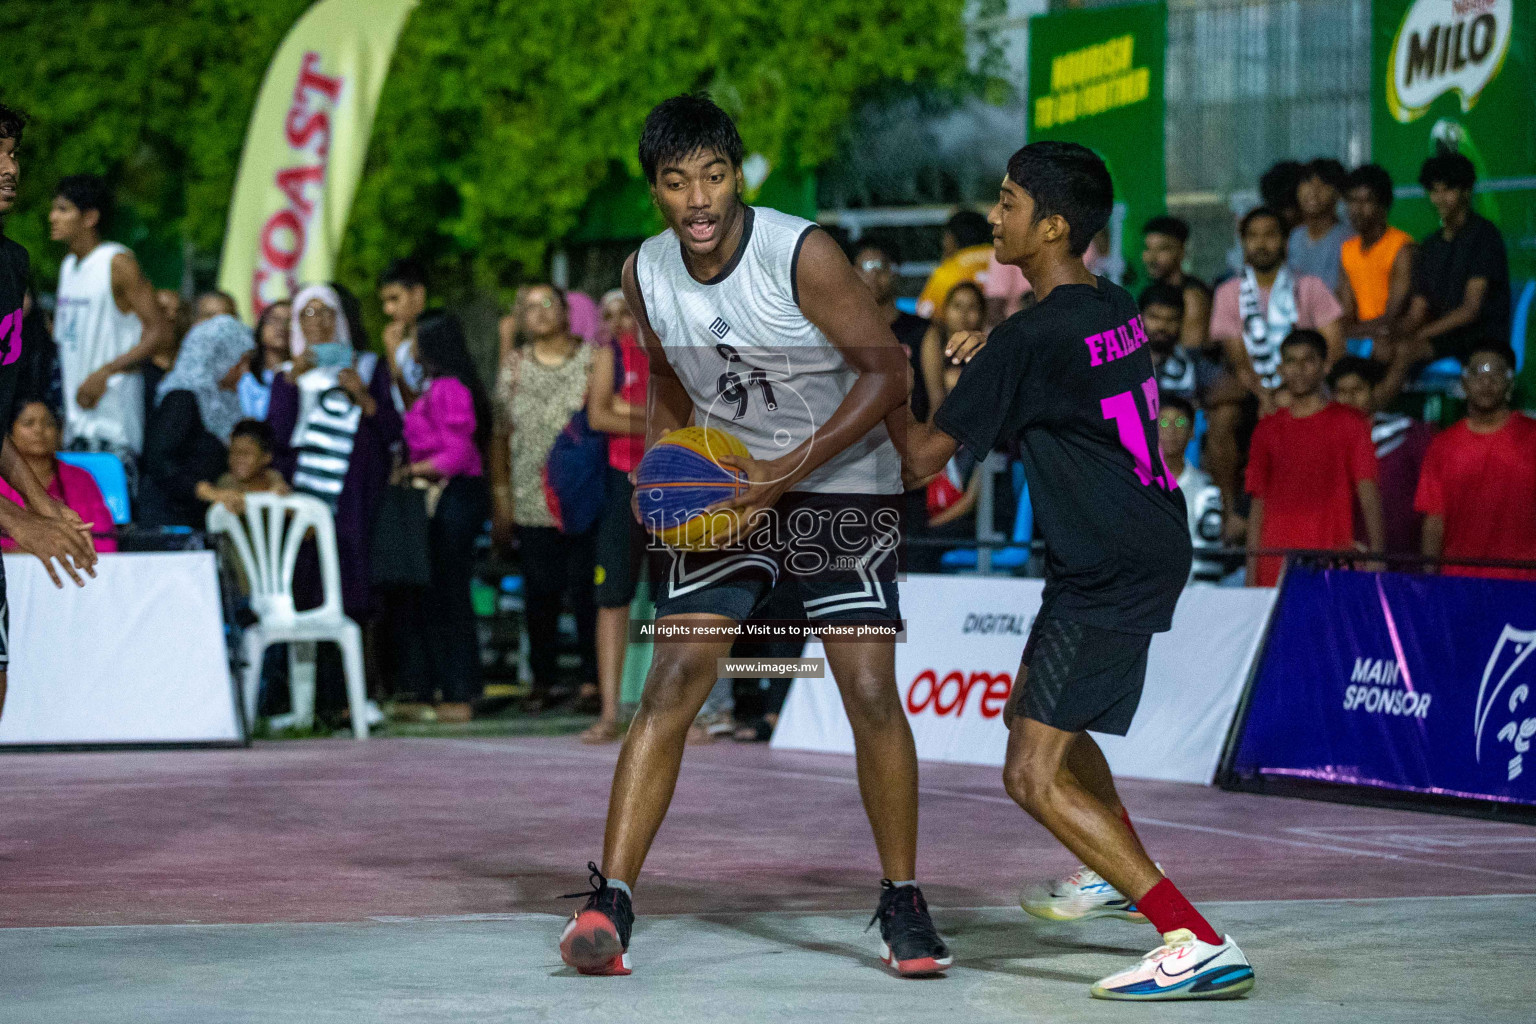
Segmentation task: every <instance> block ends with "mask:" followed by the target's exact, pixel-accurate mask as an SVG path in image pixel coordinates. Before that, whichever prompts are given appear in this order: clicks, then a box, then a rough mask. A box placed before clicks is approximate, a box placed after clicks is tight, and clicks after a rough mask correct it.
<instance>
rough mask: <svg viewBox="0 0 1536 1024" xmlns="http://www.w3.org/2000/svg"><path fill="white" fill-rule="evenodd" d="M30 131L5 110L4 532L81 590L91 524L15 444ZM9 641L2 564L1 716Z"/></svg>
mask: <svg viewBox="0 0 1536 1024" xmlns="http://www.w3.org/2000/svg"><path fill="white" fill-rule="evenodd" d="M26 124H27V119H26V117H25V116H24V115H23V114H21V112H20V111H16V110H12V109H11V108H10V107H7V106H5V105H4V104H0V431H3V432H4V437H5V440H4V442H3V443H0V477H3V478H4V479H5V481H6V483H8V484H10V485H11V486H12V487H14V488H16V491H17V492H18V493H19V494H20V495H21V496H22V500H23V501H25V502H26V507H25V508H22V507H20V506H18V505H16V504H15V503H14V502H11V501H9V500H7V499H5V498H0V531H3V532H4V533H6V534H8V535H9V536H10V537H11V538H13V539H14V540H15V541H16V544H17V546H19V547H20V548H21V549H22V550H23V551H27V552H30V553H31V554H34V555H36V556H37V557H38V558H40V559H41V560H42V562H43V565H44V566H45V567H47V570H48V575H49V576H50V577H52V578H53V582H54V585H55V586H63V584H62V582H61V581H60V580H59V574H58V572H57V571H56V569H55V567H54V564H53V563H54V562H55V561H57V562H58V563H59V568H62V569H63V570H64V572H65V574H66V575H67V576H69V578H70V579H72V580H74V582H75V584H76V585H77V586H78V585H80V584H81V583H82V582H83V581H82V580H81V579H80V572H81V571H84V572H85V573H86V574H87V575H90V576H94V575H96V570H95V565H96V550H95V548H94V547H93V546H92V544H91V524H90V523H82V522H81V521H80V517H79V516H78V515H76V514H75V513H74V512H73V511H72V510H71V509H70V508H69V507H68V506H66V505H65V504H64V503H63V502H59V501H55V500H54V499H53V498H51V497H49V495H48V491H47V490H46V489H45V488H44V487H43V485H42V483H41V482H40V481H39V480H38V479H37V477H36V476H34V475H33V474H32V470H31V469H30V468H29V467H28V466H27V464H26V462H25V461H23V460H22V458H21V456H20V455H19V454H18V453H17V451H16V448H15V446H14V445H12V444H11V429H10V427H11V416H12V413H13V412H14V410H15V406H16V384H17V378H18V377H20V376H21V367H22V363H21V344H22V328H21V322H22V317H23V315H24V302H25V296H26V292H27V277H28V274H29V272H30V269H31V260H30V258H29V256H28V255H27V250H26V249H24V248H22V246H21V245H20V244H18V243H17V242H14V241H12V240H11V239H9V238H7V237H5V220H4V218H5V216H6V214H8V213H10V212H11V207H12V206H14V205H15V204H16V194H17V189H18V186H19V185H20V183H21V163H20V161H19V160H18V159H17V156H16V147H17V146H18V145H20V144H21V134H22V131H23V129H24V128H25V127H26ZM105 525H106V524H103V526H105ZM71 560H73V561H71ZM10 639H11V637H10V621H9V609H8V606H7V603H6V600H5V563H4V561H0V713H3V712H4V711H5V690H6V675H7V671H8V668H9V666H10V647H11V643H10Z"/></svg>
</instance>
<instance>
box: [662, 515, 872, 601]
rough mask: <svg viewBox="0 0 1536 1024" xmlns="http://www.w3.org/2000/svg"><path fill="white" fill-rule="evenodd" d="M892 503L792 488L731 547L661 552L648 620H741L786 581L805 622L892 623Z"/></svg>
mask: <svg viewBox="0 0 1536 1024" xmlns="http://www.w3.org/2000/svg"><path fill="white" fill-rule="evenodd" d="M900 500H901V496H900V495H890V496H885V495H874V494H821V493H813V492H808V491H792V492H790V493H789V494H786V495H785V496H784V497H783V498H781V499H780V500H779V503H778V504H777V505H775V506H774V507H773V508H772V509H771V510H770V512H771V515H770V516H769V517H768V522H767V524H766V525H764V526H762V527H760V528H759V529H756V530H754V531H753V533H752V534H751V535H750V536H748V537H747V538H746V540H745V541H744V542H743V543H741V544H740V545H738V546H735V547H731V548H725V549H722V550H720V551H677V550H670V551H669V552H668V558H667V559H666V565H667V572H666V574H665V576H664V578H662V579H660V580H659V581H658V582H657V584H656V586H655V588H654V589H655V591H656V618H657V619H662V618H666V617H667V616H669V615H699V614H709V615H723V616H725V617H727V618H730V619H734V620H736V621H737V622H743V621H745V620H747V619H748V618H750V617H751V614H752V610H753V609H754V608H755V607H757V605H758V604H759V603H760V602H761V601H762V600H763V599H764V598H765V597H766V596H767V594H768V592H769V591H770V590H772V589H773V587H774V586H776V585H778V584H783V583H788V582H790V581H791V580H793V582H794V584H795V589H796V590H797V591H798V593H799V596H800V600H801V602H802V604H803V605H804V607H805V617H806V618H807V619H809V620H811V621H812V622H818V621H834V620H849V619H853V620H860V621H888V622H899V621H900V619H901V608H900V605H899V604H898V602H897V598H896V567H897V560H898V557H899V553H898V550H897V548H898V547H899V544H900V540H901V510H900V506H899V502H900Z"/></svg>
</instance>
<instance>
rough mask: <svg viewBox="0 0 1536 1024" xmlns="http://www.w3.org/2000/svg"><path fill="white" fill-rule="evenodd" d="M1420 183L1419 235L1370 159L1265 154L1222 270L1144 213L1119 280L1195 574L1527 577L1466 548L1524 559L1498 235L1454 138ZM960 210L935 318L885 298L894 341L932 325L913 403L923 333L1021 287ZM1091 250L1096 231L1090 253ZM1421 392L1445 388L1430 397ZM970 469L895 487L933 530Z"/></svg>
mask: <svg viewBox="0 0 1536 1024" xmlns="http://www.w3.org/2000/svg"><path fill="white" fill-rule="evenodd" d="M1419 184H1420V185H1421V186H1422V187H1423V189H1424V191H1425V194H1426V195H1427V197H1428V199H1429V201H1430V202H1431V203H1432V204H1433V206H1434V208H1435V210H1436V212H1437V213H1438V216H1439V221H1440V224H1439V227H1438V228H1437V229H1436V230H1435V231H1433V232H1431V233H1429V234H1428V235H1426V236H1425V237H1424V238H1422V239H1419V240H1418V241H1417V242H1415V241H1414V239H1413V238H1411V237H1410V236H1409V235H1408V234H1407V233H1406V232H1404V231H1402V230H1400V229H1398V228H1396V227H1393V226H1392V225H1391V224H1390V223H1389V215H1390V212H1391V209H1392V203H1393V196H1394V182H1393V181H1392V179H1391V177H1390V175H1388V173H1387V172H1386V171H1385V170H1384V169H1382V168H1381V167H1379V166H1377V165H1374V164H1367V165H1364V166H1361V167H1357V168H1355V169H1354V170H1352V171H1349V170H1346V169H1345V168H1344V167H1343V166H1342V165H1341V164H1339V163H1338V162H1337V161H1335V160H1330V159H1317V160H1313V161H1311V162H1309V163H1305V164H1300V163H1295V162H1284V163H1281V164H1277V165H1276V166H1275V167H1273V168H1271V169H1270V170H1269V171H1268V172H1266V174H1265V175H1264V176H1263V179H1262V180H1261V182H1260V187H1259V192H1260V195H1261V197H1262V201H1261V203H1260V205H1258V206H1256V207H1254V208H1252V209H1250V210H1248V211H1247V212H1246V213H1245V214H1244V215H1243V216H1242V217H1241V219H1240V220H1239V222H1238V232H1237V233H1238V239H1239V242H1240V246H1241V253H1242V264H1241V266H1240V267H1235V268H1232V270H1231V271H1230V272H1229V273H1227V274H1225V275H1224V276H1223V278H1222V279H1220V280H1218V281H1217V282H1215V283H1214V286H1208V285H1207V284H1206V283H1205V282H1203V281H1201V280H1199V279H1198V278H1196V277H1195V276H1193V275H1192V274H1191V273H1190V272H1189V270H1188V267H1187V256H1186V248H1187V245H1188V242H1189V237H1190V228H1189V225H1188V224H1187V223H1186V222H1184V221H1182V220H1180V219H1178V218H1176V217H1171V216H1158V217H1154V218H1152V219H1151V220H1149V221H1147V222H1146V224H1145V225H1144V226H1143V232H1142V234H1143V250H1142V270H1143V273H1140V274H1135V275H1127V278H1128V279H1131V278H1134V280H1135V281H1136V282H1137V288H1138V290H1139V296H1138V298H1139V304H1140V306H1141V311H1142V319H1143V323H1144V325H1145V328H1146V332H1147V340H1148V349H1149V351H1150V353H1151V355H1152V362H1153V366H1154V370H1155V374H1156V380H1157V382H1158V386H1159V389H1160V390H1161V392H1162V401H1161V410H1162V412H1161V415H1160V419H1159V427H1160V433H1161V436H1162V442H1163V445H1162V446H1163V449H1164V454H1165V457H1166V458H1167V459H1168V462H1169V467H1170V469H1171V470H1173V471H1174V472H1175V474H1176V475H1177V476H1178V477H1179V478H1180V484H1181V489H1182V490H1183V491H1184V495H1185V500H1186V503H1187V505H1188V508H1189V519H1190V530H1191V534H1192V539H1193V541H1194V544H1195V548H1196V560H1195V563H1196V564H1195V571H1194V579H1196V580H1199V581H1210V582H1216V581H1219V580H1223V579H1225V581H1226V582H1228V583H1233V584H1235V583H1241V582H1247V583H1249V584H1252V585H1273V584H1274V583H1275V581H1276V579H1277V577H1278V575H1279V572H1280V566H1281V562H1282V559H1281V557H1280V555H1279V552H1281V551H1284V550H1313V551H1333V552H1340V553H1342V554H1346V555H1347V554H1349V553H1351V552H1356V553H1359V554H1360V555H1362V556H1364V555H1371V554H1375V555H1384V556H1389V557H1388V559H1387V560H1388V561H1389V562H1390V564H1391V565H1392V566H1393V567H1396V568H1404V569H1413V570H1419V569H1427V570H1428V571H1443V572H1446V573H1471V574H1479V575H1489V576H1508V577H1516V578H1536V572H1533V571H1532V570H1531V569H1530V568H1520V567H1513V566H1504V567H1497V566H1490V565H1477V564H1475V563H1477V562H1495V561H1515V562H1521V561H1523V562H1536V486H1533V484H1532V480H1533V479H1536V444H1531V443H1530V440H1529V438H1530V430H1531V428H1532V426H1533V422H1532V420H1531V419H1530V418H1528V417H1527V416H1525V415H1524V414H1523V413H1520V412H1517V411H1514V410H1512V409H1511V405H1510V402H1511V396H1512V388H1513V382H1514V376H1515V371H1516V369H1517V366H1518V361H1517V358H1516V356H1515V354H1514V352H1513V351H1512V349H1511V347H1510V337H1511V333H1512V325H1511V323H1510V280H1509V266H1508V257H1507V254H1506V251H1505V247H1504V240H1503V237H1502V236H1501V235H1500V233H1499V230H1498V228H1497V227H1496V226H1495V225H1494V224H1493V223H1492V222H1491V221H1489V220H1487V219H1486V218H1484V217H1482V216H1481V215H1479V214H1478V213H1477V212H1476V211H1475V210H1474V202H1473V197H1474V189H1475V185H1476V174H1475V170H1474V167H1473V165H1472V163H1471V161H1470V160H1468V159H1467V158H1466V157H1465V156H1462V155H1460V154H1457V153H1450V152H1441V153H1437V154H1436V155H1434V156H1432V157H1430V158H1429V159H1427V160H1426V161H1425V162H1424V164H1423V167H1422V169H1421V172H1420V175H1419ZM968 216H969V215H967V217H962V216H961V215H957V216H956V219H955V220H953V221H952V222H951V224H950V228H949V232H948V236H947V242H946V250H945V261H944V262H943V263H942V264H941V265H940V266H939V268H938V270H937V271H935V272H934V274H933V276H932V277H931V278H930V279H929V280H928V282H927V284H926V285H925V287H924V288H923V292H922V297H921V298H920V299H919V302H918V312H919V313H921V312H923V310H924V309H925V308H927V309H930V310H932V314H931V315H933V316H934V317H935V320H934V321H933V326H932V327H929V328H927V329H926V330H925V328H924V325H923V324H922V321H921V320H920V319H918V318H907V320H908V321H909V322H903V320H902V319H898V318H896V317H895V316H893V326H897V327H899V328H901V330H900V331H898V333H902V332H905V334H906V337H904V338H902V339H901V340H903V342H904V343H905V344H908V345H909V346H911V345H912V344H913V343H912V341H911V340H910V339H911V338H913V337H916V336H918V335H919V334H922V335H924V341H923V342H922V343H921V357H919V354H918V349H916V348H914V349H913V350H912V352H913V356H914V371H915V379H916V385H915V388H914V393H913V397H912V403H913V408H914V412H918V411H919V407H921V408H922V409H923V410H926V409H927V408H929V407H931V406H932V404H933V403H934V402H936V401H938V400H939V399H940V398H941V397H942V395H943V394H944V386H943V381H942V380H940V379H936V376H935V374H936V373H937V372H938V371H939V367H940V366H941V362H940V361H939V360H938V359H937V358H933V359H930V356H937V354H938V346H935V345H933V344H932V343H931V341H932V339H934V338H938V337H942V336H943V335H944V332H946V331H951V330H957V329H962V321H963V322H964V323H969V322H971V320H970V317H971V313H972V310H973V309H974V307H975V298H974V292H975V290H976V289H979V290H980V292H981V295H982V298H983V302H984V316H983V320H984V324H985V326H987V327H990V326H992V325H993V324H995V323H997V322H999V321H1000V320H1001V319H1002V317H1004V316H1005V315H1008V314H1009V313H1010V312H1011V311H1013V310H1016V309H1020V308H1025V307H1027V306H1028V305H1029V304H1030V303H1031V301H1032V299H1033V296H1032V295H1031V294H1030V291H1029V285H1028V282H1027V281H1023V280H1022V278H1021V277H1020V276H1019V275H1018V273H1017V271H1016V270H1014V268H1010V267H1001V268H1000V267H998V266H997V265H996V264H995V261H994V262H993V263H992V264H991V265H988V266H983V265H982V261H981V259H980V258H979V256H975V255H973V254H972V249H971V247H969V246H966V245H962V244H961V243H962V242H964V241H967V240H969V236H968V235H967V234H966V232H967V231H968V230H969V228H968V226H967V225H969V224H970V221H969V219H968ZM1100 248H1102V247H1100ZM856 258H857V260H858V265H859V268H860V270H861V272H862V273H863V274H864V276H865V278H866V280H867V281H869V283H870V285H871V287H873V288H874V289H875V291H876V294H877V296H881V297H882V298H884V297H885V296H886V294H887V292H888V291H889V287H890V286H889V282H888V280H887V278H886V276H885V275H887V274H888V264H889V263H890V262H891V254H890V253H889V251H886V250H883V249H881V248H880V247H878V246H873V245H865V247H864V248H863V249H862V250H861V251H860V253H859V254H858V256H857V257H856ZM1101 259H1102V257H1101V256H1099V255H1097V254H1096V253H1095V251H1094V249H1093V248H1090V251H1089V252H1088V254H1086V255H1085V257H1084V260H1085V262H1087V263H1089V265H1090V266H1091V267H1094V266H1095V261H1096V260H1101ZM1100 272H1102V271H1100ZM951 307H953V308H951ZM893 308H894V307H893ZM900 316H901V317H906V314H900ZM952 318H953V322H951V319H952ZM1431 394H1433V395H1438V396H1439V397H1440V398H1441V399H1443V401H1440V402H1436V403H1426V401H1425V398H1426V396H1427V395H1431ZM1463 399H1464V400H1465V403H1466V416H1465V418H1464V419H1461V420H1460V421H1458V422H1456V423H1455V424H1454V425H1452V426H1450V427H1448V428H1447V429H1445V430H1443V431H1440V432H1439V433H1438V434H1437V432H1436V429H1437V427H1438V426H1439V423H1438V422H1426V418H1425V416H1424V413H1425V410H1426V408H1428V409H1431V410H1436V409H1444V408H1456V407H1457V404H1456V403H1459V402H1460V401H1461V400H1463ZM919 418H921V416H919ZM955 469H956V467H951V470H955ZM966 483H967V481H966V479H965V477H964V475H963V474H959V473H956V472H950V473H946V474H945V475H944V476H941V477H940V478H939V479H937V480H935V481H934V482H933V484H931V485H930V487H929V491H928V493H927V494H926V495H925V496H924V497H926V499H927V500H926V501H912V500H909V502H908V512H909V522H911V523H912V527H911V531H910V532H911V533H913V534H914V535H922V534H924V533H926V534H928V535H930V536H943V535H944V529H943V527H944V524H945V522H946V520H945V519H944V518H943V515H944V513H943V511H942V510H943V509H945V508H948V507H951V506H950V504H949V503H950V502H954V501H956V500H957V496H958V495H959V494H963V493H964V488H965V486H966ZM935 512H937V515H935ZM922 513H927V514H928V515H929V516H930V517H931V518H929V519H927V520H926V521H925V520H923V519H922V515H921V514H922ZM925 522H926V526H925V525H924V524H925ZM935 527H937V529H936V528H935ZM1244 549H1246V552H1247V555H1248V557H1243V552H1244ZM1261 552H1262V554H1261ZM1413 556H1418V558H1424V557H1425V556H1428V558H1430V559H1444V560H1445V563H1444V564H1443V566H1441V565H1440V563H1438V562H1434V561H1424V562H1420V561H1419V560H1418V559H1416V558H1415V557H1413ZM1360 564H1365V565H1378V564H1382V562H1381V561H1372V560H1369V559H1366V560H1363V561H1361V563H1360Z"/></svg>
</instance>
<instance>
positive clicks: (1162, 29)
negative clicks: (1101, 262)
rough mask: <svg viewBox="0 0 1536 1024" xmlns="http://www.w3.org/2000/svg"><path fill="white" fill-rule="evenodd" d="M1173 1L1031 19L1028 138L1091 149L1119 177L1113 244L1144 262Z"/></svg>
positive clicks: (1158, 173)
mask: <svg viewBox="0 0 1536 1024" xmlns="http://www.w3.org/2000/svg"><path fill="white" fill-rule="evenodd" d="M1167 38H1168V7H1167V5H1166V4H1162V3H1152V4H1131V5H1127V6H1118V7H1113V8H1104V9H1099V10H1086V11H1063V12H1060V13H1057V14H1041V15H1037V16H1035V17H1033V18H1030V19H1029V125H1028V137H1029V141H1030V142H1040V141H1043V140H1046V139H1057V140H1061V141H1065V142H1077V143H1081V144H1082V145H1084V146H1087V147H1088V148H1089V149H1092V150H1093V151H1094V152H1095V153H1098V154H1099V156H1101V157H1103V159H1104V162H1105V163H1106V164H1107V165H1108V166H1109V173H1110V176H1111V177H1113V178H1114V180H1115V213H1114V216H1113V218H1111V220H1110V223H1109V234H1110V254H1111V256H1112V257H1118V258H1119V260H1118V262H1117V263H1115V265H1114V266H1113V268H1112V271H1111V272H1112V276H1114V277H1115V278H1116V279H1120V278H1121V277H1122V273H1121V272H1122V271H1123V270H1124V269H1125V268H1126V267H1132V268H1135V269H1136V270H1137V271H1138V272H1139V271H1140V267H1141V264H1140V262H1139V259H1138V255H1139V253H1140V252H1141V225H1142V223H1143V222H1145V221H1146V220H1147V218H1149V217H1153V216H1156V215H1157V214H1159V213H1162V212H1163V208H1164V202H1165V198H1166V197H1165V191H1166V175H1165V173H1164V160H1163V53H1164V51H1165V49H1166V44H1167Z"/></svg>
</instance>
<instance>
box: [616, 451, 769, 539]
mask: <svg viewBox="0 0 1536 1024" xmlns="http://www.w3.org/2000/svg"><path fill="white" fill-rule="evenodd" d="M723 455H736V456H741V457H743V458H747V457H750V456H751V452H749V451H748V450H747V446H746V445H744V444H742V443H741V441H740V440H738V439H737V438H735V437H732V436H731V435H730V434H727V433H726V432H725V431H723V430H718V429H716V428H714V427H684V428H682V429H681V430H674V431H672V432H671V433H670V434H668V435H666V436H665V437H663V438H662V439H661V440H660V441H657V442H656V444H655V446H654V447H652V448H651V450H650V451H648V452H646V453H645V457H644V458H643V459H641V460H640V465H639V467H638V468H637V469H636V472H635V503H636V505H637V507H638V508H639V510H640V521H641V522H643V523H644V524H645V525H646V528H647V529H648V530H650V531H651V533H652V534H654V535H655V536H656V538H657V539H658V540H660V541H661V542H662V543H663V544H666V545H667V546H668V547H674V548H682V549H683V550H686V551H708V550H710V549H711V548H714V547H717V546H719V545H720V544H722V543H725V542H727V541H729V540H731V539H732V538H734V537H735V536H736V532H737V530H738V529H739V527H738V520H739V517H738V516H737V515H736V513H735V512H715V513H713V514H710V515H705V514H704V510H705V509H706V508H708V507H709V506H711V505H715V504H718V503H719V502H722V501H726V500H728V499H730V498H734V497H736V496H737V495H739V494H741V493H742V492H744V491H745V490H746V489H747V479H746V477H745V476H744V475H743V474H742V473H741V472H740V471H739V470H736V469H734V468H732V467H730V466H723V465H721V464H720V463H719V462H718V461H716V460H717V458H718V457H720V456H723Z"/></svg>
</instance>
